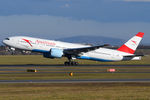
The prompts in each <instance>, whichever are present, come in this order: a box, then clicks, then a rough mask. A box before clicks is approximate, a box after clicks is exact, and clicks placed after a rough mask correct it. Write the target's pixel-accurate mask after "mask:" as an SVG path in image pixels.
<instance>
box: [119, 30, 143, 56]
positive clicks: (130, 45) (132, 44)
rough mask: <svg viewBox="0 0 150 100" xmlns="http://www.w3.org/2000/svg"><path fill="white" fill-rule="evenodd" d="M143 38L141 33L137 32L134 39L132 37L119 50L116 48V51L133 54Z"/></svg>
mask: <svg viewBox="0 0 150 100" xmlns="http://www.w3.org/2000/svg"><path fill="white" fill-rule="evenodd" d="M143 36H144V33H143V32H139V33H138V34H136V35H135V36H134V37H132V38H131V39H130V40H129V41H127V42H126V43H125V44H123V45H122V46H121V47H120V48H118V49H117V50H118V51H122V52H126V53H130V54H134V52H135V50H136V48H137V47H138V45H139V43H140V42H141V40H142V38H143Z"/></svg>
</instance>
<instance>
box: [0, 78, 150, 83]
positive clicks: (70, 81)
mask: <svg viewBox="0 0 150 100" xmlns="http://www.w3.org/2000/svg"><path fill="white" fill-rule="evenodd" d="M118 82H150V79H70V80H69V79H68V80H61V79H58V80H0V83H118Z"/></svg>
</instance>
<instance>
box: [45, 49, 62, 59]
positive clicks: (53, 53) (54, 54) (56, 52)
mask: <svg viewBox="0 0 150 100" xmlns="http://www.w3.org/2000/svg"><path fill="white" fill-rule="evenodd" d="M43 56H44V57H46V58H61V57H62V56H63V50H61V49H58V48H52V49H51V50H50V51H49V52H47V53H43Z"/></svg>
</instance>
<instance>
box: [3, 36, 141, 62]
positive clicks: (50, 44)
mask: <svg viewBox="0 0 150 100" xmlns="http://www.w3.org/2000/svg"><path fill="white" fill-rule="evenodd" d="M3 43H4V44H6V45H8V46H11V47H14V48H19V49H23V50H31V51H36V52H43V53H44V52H48V51H50V49H51V48H59V49H62V50H63V49H69V48H70V49H72V48H82V47H90V45H83V44H74V43H67V42H60V41H54V40H46V39H40V38H32V37H25V36H15V37H9V38H7V39H5V40H4V41H3ZM129 55H133V54H129V53H125V52H121V51H118V50H113V49H107V48H99V49H96V50H93V51H89V52H86V53H81V54H80V57H78V58H79V59H89V60H96V61H121V60H128V59H127V58H126V59H125V58H124V56H129ZM139 59H140V58H139V57H133V58H130V59H129V60H139Z"/></svg>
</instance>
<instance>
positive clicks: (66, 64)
mask: <svg viewBox="0 0 150 100" xmlns="http://www.w3.org/2000/svg"><path fill="white" fill-rule="evenodd" d="M64 65H65V66H74V65H78V62H74V61H71V62H67V61H66V62H65V63H64Z"/></svg>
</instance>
